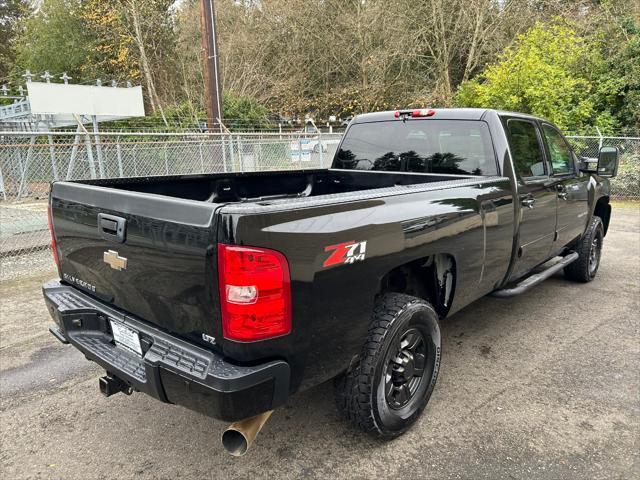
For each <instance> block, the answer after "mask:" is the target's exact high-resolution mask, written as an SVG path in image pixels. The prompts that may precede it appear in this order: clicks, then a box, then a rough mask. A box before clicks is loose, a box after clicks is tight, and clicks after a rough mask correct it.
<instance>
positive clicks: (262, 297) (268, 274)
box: [218, 243, 291, 342]
mask: <svg viewBox="0 0 640 480" xmlns="http://www.w3.org/2000/svg"><path fill="white" fill-rule="evenodd" d="M218 280H219V286H220V307H221V310H222V333H223V335H224V337H225V338H227V339H229V340H236V341H240V342H252V341H256V340H264V339H267V338H273V337H279V336H281V335H286V334H288V333H289V332H291V286H290V277H289V265H288V263H287V259H286V258H285V256H284V255H283V254H281V253H280V252H276V251H274V250H268V249H266V248H258V247H241V246H235V245H224V244H221V243H220V244H218Z"/></svg>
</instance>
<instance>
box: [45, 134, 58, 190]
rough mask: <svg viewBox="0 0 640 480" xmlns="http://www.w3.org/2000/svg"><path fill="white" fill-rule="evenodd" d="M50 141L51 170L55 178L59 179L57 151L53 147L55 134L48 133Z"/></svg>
mask: <svg viewBox="0 0 640 480" xmlns="http://www.w3.org/2000/svg"><path fill="white" fill-rule="evenodd" d="M47 140H48V141H49V155H50V156H51V171H52V173H53V179H54V180H56V181H57V180H58V167H57V166H56V151H55V149H54V148H53V135H51V134H49V135H47Z"/></svg>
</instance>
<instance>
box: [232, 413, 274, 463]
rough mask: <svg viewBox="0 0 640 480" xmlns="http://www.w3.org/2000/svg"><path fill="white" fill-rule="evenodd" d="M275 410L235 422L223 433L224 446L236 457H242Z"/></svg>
mask: <svg viewBox="0 0 640 480" xmlns="http://www.w3.org/2000/svg"><path fill="white" fill-rule="evenodd" d="M272 413H273V410H269V411H268V412H264V413H261V414H259V415H256V416H255V417H251V418H246V419H244V420H240V421H239V422H234V423H232V424H231V425H229V427H227V429H226V430H225V431H224V432H223V433H222V446H223V447H224V449H225V450H226V451H227V452H228V453H230V454H231V455H233V456H234V457H241V456H242V455H244V454H245V453H247V450H249V447H251V444H252V443H253V441H254V440H255V438H256V437H257V436H258V433H260V430H261V429H262V427H263V426H264V424H265V423H267V420H269V417H270V416H271V414H272Z"/></svg>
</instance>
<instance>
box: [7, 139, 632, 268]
mask: <svg viewBox="0 0 640 480" xmlns="http://www.w3.org/2000/svg"><path fill="white" fill-rule="evenodd" d="M340 137H341V134H326V133H320V134H317V135H304V134H299V133H294V134H292V133H283V134H278V133H274V134H269V133H259V134H235V133H234V134H195V133H194V134H184V133H165V134H156V133H108V134H107V133H104V134H102V133H101V134H93V133H87V132H82V133H81V132H77V133H73V132H64V133H61V132H57V133H51V134H46V133H44V134H40V133H38V134H34V133H29V132H27V133H14V132H11V133H6V134H2V133H0V279H9V278H14V277H16V276H20V275H22V274H24V273H27V272H31V271H36V270H42V269H43V268H50V267H52V260H51V255H50V252H49V234H48V231H47V215H46V210H47V204H46V200H47V196H48V192H49V184H50V182H51V181H52V180H73V179H81V178H107V177H132V176H148V175H186V174H195V173H221V172H243V171H265V170H287V169H289V170H293V169H301V168H327V167H328V166H330V164H331V162H332V160H333V155H334V153H335V151H336V148H337V145H338V142H339V141H340ZM569 140H570V142H571V143H572V144H573V147H574V149H575V150H576V153H577V154H578V155H580V156H585V157H597V156H598V151H599V149H600V147H601V146H615V147H618V148H619V149H620V152H621V164H620V170H619V176H618V177H617V178H615V179H613V181H612V189H613V192H612V194H613V196H614V197H618V198H631V199H640V138H635V137H617V138H606V137H588V136H573V137H569Z"/></svg>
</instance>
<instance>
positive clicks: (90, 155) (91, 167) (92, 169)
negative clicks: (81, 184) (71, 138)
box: [84, 133, 96, 178]
mask: <svg viewBox="0 0 640 480" xmlns="http://www.w3.org/2000/svg"><path fill="white" fill-rule="evenodd" d="M84 145H85V147H86V148H87V159H88V161H89V173H90V174H91V178H96V166H95V164H94V163H93V147H92V146H91V137H90V136H89V134H88V133H87V134H86V135H85V136H84Z"/></svg>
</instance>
